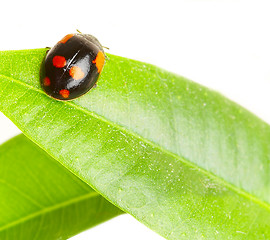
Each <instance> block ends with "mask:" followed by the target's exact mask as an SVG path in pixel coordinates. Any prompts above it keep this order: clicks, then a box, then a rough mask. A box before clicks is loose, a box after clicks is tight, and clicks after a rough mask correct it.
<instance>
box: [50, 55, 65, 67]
mask: <svg viewBox="0 0 270 240" xmlns="http://www.w3.org/2000/svg"><path fill="white" fill-rule="evenodd" d="M66 64H67V61H66V59H65V57H62V56H54V57H53V66H55V67H57V68H62V67H64V66H65V65H66Z"/></svg>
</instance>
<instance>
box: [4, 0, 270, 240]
mask: <svg viewBox="0 0 270 240" xmlns="http://www.w3.org/2000/svg"><path fill="white" fill-rule="evenodd" d="M269 9H270V8H269V5H268V3H267V1H258V0H253V1H248V0H245V1H240V0H233V1H230V0H224V1H223V0H186V1H183V0H175V1H170V0H167V1H164V0H163V1H158V0H153V1H147V0H143V1H141V0H130V1H128V0H123V1H117V0H108V1H105V0H103V1H101V0H95V1H81V0H75V1H68V0H66V1H56V0H55V1H33V2H31V1H3V3H1V14H0V23H1V25H0V27H1V37H0V50H9V49H27V48H41V47H46V46H53V45H54V44H55V43H56V42H57V41H58V40H59V39H61V38H62V37H63V36H64V35H66V34H67V33H72V32H75V31H76V29H79V30H80V31H82V32H84V33H90V34H93V35H94V36H96V37H97V38H98V39H99V40H100V42H101V43H102V44H103V45H104V46H107V47H109V48H110V51H108V52H110V53H112V54H116V55H120V56H125V57H129V58H133V59H137V60H141V61H145V62H149V63H152V64H155V65H158V66H160V67H163V68H165V69H167V70H170V71H172V72H175V73H178V74H180V75H183V76H185V77H187V78H189V79H192V80H194V81H196V82H199V83H201V84H203V85H205V86H208V87H210V88H212V89H216V90H218V91H220V92H221V93H223V94H224V95H226V96H227V97H229V98H230V99H232V100H234V101H236V102H238V103H239V104H241V105H243V106H244V107H246V108H247V109H249V110H251V111H252V112H254V113H255V114H257V115H258V116H259V117H261V118H262V119H264V120H265V121H267V122H268V123H270V110H269V102H270V94H269V90H270V34H269V29H270V28H269V25H270V14H269ZM0 64H1V63H0ZM0 100H1V99H0ZM0 133H1V134H0V142H1V143H2V142H4V141H5V140H6V139H8V138H10V137H11V136H14V135H16V134H18V133H19V130H18V129H17V128H16V127H15V126H14V125H13V124H12V123H11V122H10V121H9V120H8V119H6V118H5V117H4V116H3V115H2V114H0ZM72 239H73V240H75V239H76V240H83V239H101V240H102V239H117V240H126V239H134V240H135V239H136V240H137V239H142V240H144V239H153V240H155V239H157V240H158V239H162V238H161V237H159V236H158V235H157V234H155V233H154V232H152V231H151V230H149V229H147V228H146V227H145V226H143V225H142V224H140V223H139V222H137V221H136V220H135V219H133V218H132V217H131V216H128V215H125V216H120V217H118V218H115V219H113V220H112V221H109V222H106V223H104V224H102V225H99V226H97V227H95V228H93V229H90V230H88V231H86V232H84V233H81V234H79V235H77V236H75V237H73V238H72Z"/></svg>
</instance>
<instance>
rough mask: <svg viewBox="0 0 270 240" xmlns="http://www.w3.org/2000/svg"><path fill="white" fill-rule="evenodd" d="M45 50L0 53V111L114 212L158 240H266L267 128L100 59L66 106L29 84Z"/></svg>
mask: <svg viewBox="0 0 270 240" xmlns="http://www.w3.org/2000/svg"><path fill="white" fill-rule="evenodd" d="M44 54H45V50H44V49H37V50H25V51H13V52H3V53H2V54H1V55H0V61H1V63H2V65H1V66H0V74H1V77H0V109H1V111H3V113H4V114H5V115H6V116H8V117H9V118H10V119H11V120H12V121H14V123H15V124H16V125H17V126H18V127H19V128H20V129H21V130H22V131H23V132H24V133H25V134H26V135H27V136H28V137H30V138H31V139H32V140H33V141H35V142H36V143H37V144H39V145H40V146H41V147H42V148H43V149H44V150H46V151H47V152H48V153H49V154H50V155H51V156H53V157H54V158H55V159H57V160H58V161H60V162H61V163H62V164H63V165H64V166H66V167H67V168H68V169H69V170H71V171H72V172H73V173H75V174H76V175H77V176H79V177H80V178H81V179H82V180H83V181H85V182H86V183H88V184H89V185H90V186H92V187H94V188H95V189H96V190H98V192H100V193H101V194H102V195H103V196H105V197H106V198H107V199H109V200H110V201H111V202H113V203H114V204H115V205H117V206H119V207H120V208H122V209H124V210H125V211H127V212H129V213H130V214H132V215H133V216H135V217H136V218H137V219H138V220H140V221H141V222H142V223H144V224H146V225H147V226H149V227H150V228H152V229H153V230H155V231H157V232H158V233H160V234H161V235H162V236H164V237H166V238H168V239H181V238H183V239H203V238H205V239H232V238H233V239H264V238H266V239H267V238H270V209H269V203H270V187H269V182H270V181H269V178H270V177H269V176H270V174H269V159H270V145H269V140H270V127H269V126H268V125H267V124H266V123H264V122H263V121H261V120H260V119H258V118H257V117H255V116H254V115H252V114H251V113H249V112H248V111H246V110H245V109H243V108H241V107H239V106H238V105H236V104H235V103H233V102H231V101H229V100H228V99H226V98H224V97H223V96H221V95H220V94H218V93H216V92H214V91H211V90H209V89H207V88H205V87H202V86H200V85H198V84H196V83H194V82H191V81H189V80H186V79H184V78H183V77H180V76H177V75H174V74H172V73H168V72H166V71H164V70H162V69H159V68H157V67H155V66H152V65H149V64H145V63H141V62H137V61H133V60H129V59H125V58H121V57H117V56H113V55H108V56H109V60H108V61H107V62H106V64H105V67H104V70H103V72H102V74H101V78H100V80H99V82H98V87H97V88H95V89H92V90H91V91H90V92H88V93H87V94H86V95H84V96H83V97H81V98H78V99H76V100H74V101H71V102H60V101H56V100H54V99H51V98H49V97H48V96H46V94H45V93H44V92H43V91H42V90H41V88H40V86H39V66H40V63H41V61H42V58H43V57H44Z"/></svg>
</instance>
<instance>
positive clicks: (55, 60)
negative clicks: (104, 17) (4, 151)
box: [40, 33, 105, 100]
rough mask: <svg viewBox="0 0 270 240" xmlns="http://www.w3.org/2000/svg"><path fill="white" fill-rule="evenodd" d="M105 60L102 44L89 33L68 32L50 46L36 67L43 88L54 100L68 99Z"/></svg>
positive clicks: (82, 91) (89, 85)
mask: <svg viewBox="0 0 270 240" xmlns="http://www.w3.org/2000/svg"><path fill="white" fill-rule="evenodd" d="M104 62H105V53H104V50H103V47H102V45H101V44H100V43H99V41H98V40H97V39H96V38H95V37H94V36H92V35H89V34H81V33H75V34H68V35H66V36H65V37H64V38H63V39H62V40H60V41H59V42H58V43H57V44H56V45H55V46H54V47H53V48H51V49H50V50H49V51H48V52H47V55H46V56H45V58H44V61H43V63H42V66H41V71H40V83H41V87H42V88H43V90H44V91H45V92H46V93H47V94H48V95H49V96H51V97H53V98H55V99H58V100H72V99H74V98H78V97H80V96H81V95H83V94H85V93H87V92H88V91H89V90H90V89H91V88H92V87H93V86H94V85H95V84H96V82H97V80H98V78H99V75H100V73H101V70H102V68H103V66H104Z"/></svg>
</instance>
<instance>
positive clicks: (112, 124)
mask: <svg viewBox="0 0 270 240" xmlns="http://www.w3.org/2000/svg"><path fill="white" fill-rule="evenodd" d="M0 77H4V78H7V79H10V80H11V81H14V82H16V83H18V84H20V85H22V86H25V87H26V88H30V89H33V90H34V91H36V92H39V93H41V94H43V95H45V96H47V94H46V93H45V92H44V91H42V90H40V89H38V88H36V87H33V86H31V85H29V84H27V83H25V82H22V81H20V80H17V79H14V78H12V77H9V76H6V75H3V74H0ZM62 103H63V104H67V105H69V106H71V107H73V108H76V109H78V110H80V111H82V112H84V113H85V114H86V115H90V116H92V117H94V118H96V119H99V120H101V121H102V122H105V123H107V124H109V125H111V126H113V127H115V128H117V129H119V130H121V131H123V132H126V133H127V134H130V135H131V136H133V137H135V138H137V139H139V140H140V141H143V142H145V143H146V144H149V145H150V146H152V147H154V148H157V149H159V150H160V151H161V152H164V153H166V154H168V155H169V156H172V157H174V158H175V159H178V160H179V161H180V162H182V163H183V164H186V165H187V166H189V167H192V168H195V169H197V170H198V171H199V172H202V173H203V174H205V175H206V176H208V177H209V178H212V179H216V180H217V181H219V182H220V183H221V184H223V185H224V186H226V187H227V188H229V189H231V190H232V191H234V192H236V193H237V194H239V195H242V196H243V197H245V198H247V199H250V200H251V201H253V202H254V203H256V204H259V205H261V206H262V207H264V208H266V209H267V210H268V211H270V205H269V204H268V203H266V202H264V201H262V200H260V199H259V198H257V197H256V196H254V195H251V194H250V193H249V192H246V191H245V190H243V189H241V188H238V187H236V186H235V185H233V184H231V183H229V182H227V181H226V180H224V179H223V178H221V177H219V176H217V175H215V174H214V173H212V172H210V171H207V170H205V169H204V168H202V167H200V166H198V165H196V164H194V163H193V162H191V161H189V160H188V159H185V158H184V157H182V156H178V155H177V154H175V153H173V152H171V151H169V150H167V149H165V148H163V147H162V146H161V145H159V144H157V143H155V142H152V141H150V140H148V139H145V138H144V137H142V136H140V135H139V134H137V133H135V132H133V131H131V130H130V129H127V128H125V127H124V126H121V125H120V124H116V123H114V122H112V121H110V120H109V119H107V118H105V117H104V116H100V115H98V114H96V113H95V112H91V111H89V110H86V109H85V108H83V107H81V106H79V105H76V104H74V103H73V102H69V101H66V102H62ZM34 142H35V141H34ZM38 145H39V144H38ZM39 146H40V145H39ZM40 147H41V148H42V149H43V150H45V151H46V149H44V148H43V147H42V146H40ZM46 152H47V151H46ZM52 157H53V158H55V157H54V156H52ZM69 170H70V169H69ZM74 174H75V173H74ZM75 175H76V174H75ZM76 176H77V175H76ZM77 177H79V178H80V176H77ZM80 179H81V178H80ZM82 181H84V180H83V179H82ZM90 185H91V186H92V184H90ZM92 187H93V188H94V189H95V187H94V186H92ZM0 230H1V228H0Z"/></svg>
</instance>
